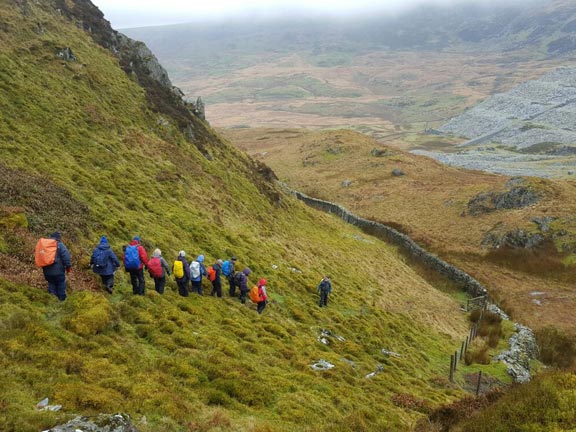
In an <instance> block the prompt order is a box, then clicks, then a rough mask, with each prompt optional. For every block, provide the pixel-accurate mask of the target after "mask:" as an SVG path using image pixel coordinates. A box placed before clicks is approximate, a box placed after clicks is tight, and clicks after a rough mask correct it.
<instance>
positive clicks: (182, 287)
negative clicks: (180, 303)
mask: <svg viewBox="0 0 576 432" xmlns="http://www.w3.org/2000/svg"><path fill="white" fill-rule="evenodd" d="M185 256H186V252H184V251H183V250H181V251H180V252H178V258H176V261H174V264H172V274H173V275H174V279H176V285H178V294H180V295H181V296H182V297H188V294H189V292H188V281H189V280H190V268H189V267H188V261H186V258H184V257H185Z"/></svg>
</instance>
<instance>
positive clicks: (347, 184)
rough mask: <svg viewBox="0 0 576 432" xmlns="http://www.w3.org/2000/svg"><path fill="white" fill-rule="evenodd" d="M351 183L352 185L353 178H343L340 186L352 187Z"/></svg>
mask: <svg viewBox="0 0 576 432" xmlns="http://www.w3.org/2000/svg"><path fill="white" fill-rule="evenodd" d="M351 185H352V180H348V179H346V180H343V181H342V183H340V186H342V187H344V188H347V187H350V186H351Z"/></svg>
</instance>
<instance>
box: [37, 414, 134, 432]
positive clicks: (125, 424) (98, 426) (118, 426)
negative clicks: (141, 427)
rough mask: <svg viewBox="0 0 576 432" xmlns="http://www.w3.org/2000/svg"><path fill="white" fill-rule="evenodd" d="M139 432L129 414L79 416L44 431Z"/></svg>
mask: <svg viewBox="0 0 576 432" xmlns="http://www.w3.org/2000/svg"><path fill="white" fill-rule="evenodd" d="M79 430H80V431H82V432H138V429H136V427H134V425H133V424H132V420H131V419H130V416H129V415H128V414H113V415H108V414H100V415H97V416H95V417H92V416H91V417H81V416H78V417H76V418H74V419H72V420H70V421H69V422H68V423H66V424H63V425H60V426H54V427H53V428H51V429H48V430H47V431H44V432H77V431H79Z"/></svg>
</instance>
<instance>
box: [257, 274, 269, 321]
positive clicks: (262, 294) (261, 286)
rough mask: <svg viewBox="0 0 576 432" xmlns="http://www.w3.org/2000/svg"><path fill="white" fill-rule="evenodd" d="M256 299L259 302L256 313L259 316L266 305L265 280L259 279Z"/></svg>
mask: <svg viewBox="0 0 576 432" xmlns="http://www.w3.org/2000/svg"><path fill="white" fill-rule="evenodd" d="M258 297H259V298H260V301H259V302H258V313H259V314H261V313H262V312H263V311H264V308H265V307H266V304H267V303H268V295H267V294H266V279H260V280H259V281H258Z"/></svg>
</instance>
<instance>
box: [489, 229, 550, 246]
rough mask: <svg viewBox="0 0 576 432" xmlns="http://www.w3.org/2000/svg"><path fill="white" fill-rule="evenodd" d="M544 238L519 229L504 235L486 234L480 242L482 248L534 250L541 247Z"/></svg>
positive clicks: (538, 234)
mask: <svg viewBox="0 0 576 432" xmlns="http://www.w3.org/2000/svg"><path fill="white" fill-rule="evenodd" d="M545 239H546V238H545V237H544V236H543V235H542V234H540V233H531V232H527V231H524V230H521V229H517V230H514V231H509V232H506V233H504V234H496V233H488V234H486V235H485V236H484V239H483V240H482V246H487V247H490V248H492V249H499V248H501V247H508V248H511V249H534V248H537V247H538V246H541V245H542V244H543V243H544V240H545Z"/></svg>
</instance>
